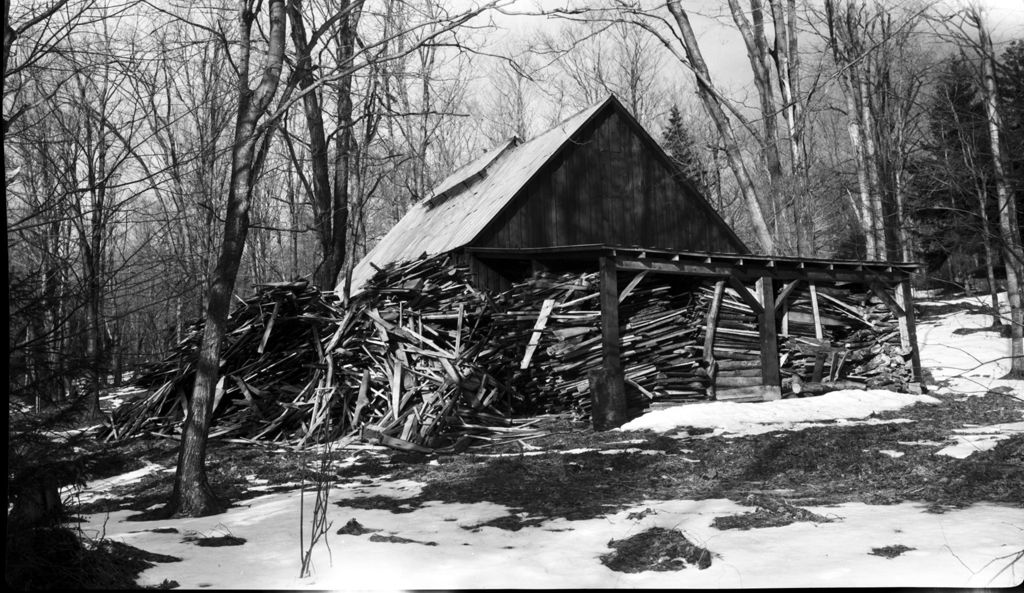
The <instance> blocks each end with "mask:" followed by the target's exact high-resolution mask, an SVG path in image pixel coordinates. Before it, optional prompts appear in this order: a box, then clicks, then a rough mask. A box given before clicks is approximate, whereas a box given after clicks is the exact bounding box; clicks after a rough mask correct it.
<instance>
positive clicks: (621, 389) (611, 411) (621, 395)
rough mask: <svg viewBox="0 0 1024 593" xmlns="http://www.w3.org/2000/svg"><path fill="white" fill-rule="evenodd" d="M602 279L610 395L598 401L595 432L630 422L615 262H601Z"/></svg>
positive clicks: (604, 347)
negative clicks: (621, 349)
mask: <svg viewBox="0 0 1024 593" xmlns="http://www.w3.org/2000/svg"><path fill="white" fill-rule="evenodd" d="M600 278H601V287H600V292H601V353H602V357H603V359H604V377H603V380H604V381H603V382H604V384H605V388H606V391H605V393H604V394H603V395H604V397H601V398H596V399H595V401H594V407H593V408H592V409H591V412H590V413H591V416H592V420H593V423H594V428H595V429H596V430H607V429H610V428H615V427H618V426H622V425H623V424H624V423H625V422H626V386H625V378H624V376H623V373H622V358H621V353H620V345H619V287H618V279H617V277H616V270H615V258H613V257H602V258H601V272H600ZM599 395H602V394H600V393H599Z"/></svg>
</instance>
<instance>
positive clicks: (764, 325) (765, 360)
mask: <svg viewBox="0 0 1024 593" xmlns="http://www.w3.org/2000/svg"><path fill="white" fill-rule="evenodd" d="M756 290H757V297H758V299H759V300H760V301H761V312H760V313H759V314H758V316H757V325H758V329H759V331H758V333H759V334H760V335H761V383H762V384H763V385H764V387H765V392H764V399H765V400H773V399H780V398H781V397H782V382H781V380H780V377H779V336H778V330H777V329H776V327H775V287H774V283H773V282H772V279H771V278H758V279H757V289H756Z"/></svg>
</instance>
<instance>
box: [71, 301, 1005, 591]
mask: <svg viewBox="0 0 1024 593" xmlns="http://www.w3.org/2000/svg"><path fill="white" fill-rule="evenodd" d="M987 324H988V319H987V318H986V317H984V316H981V315H973V314H969V313H954V314H950V315H946V316H944V317H942V318H940V319H938V320H931V321H929V322H926V323H922V324H920V326H919V328H918V336H919V340H920V343H921V349H922V353H921V354H922V356H921V357H922V364H923V366H924V367H925V368H926V369H929V370H930V371H931V373H932V376H933V377H934V379H935V380H936V381H940V382H944V383H943V385H942V387H941V388H940V389H939V390H937V391H938V392H939V393H943V394H947V393H948V394H952V395H953V396H955V397H972V396H973V395H975V394H982V393H984V392H985V391H986V390H989V389H999V390H1001V391H1005V392H1007V393H1010V394H1012V395H1015V396H1016V397H1019V398H1021V399H1022V400H1024V382H1021V381H1004V380H1000V379H999V377H1001V376H1002V375H1004V374H1005V373H1006V370H1007V369H1008V368H1009V360H1008V359H1007V358H1006V357H1007V356H1008V355H1009V341H1008V340H1006V339H1002V338H999V337H998V336H997V335H996V334H995V333H992V332H978V333H972V334H968V335H956V334H954V333H953V331H954V330H955V329H957V328H958V327H966V328H975V327H983V326H986V325H987ZM990 361H992V362H990ZM917 402H923V403H926V404H934V403H937V402H938V400H936V399H935V398H933V397H930V396H927V395H911V394H894V393H890V392H879V391H843V392H835V393H831V394H828V395H825V396H821V397H814V398H805V399H787V400H779V401H775V402H769V403H731V402H712V403H707V404H697V405H687V406H683V407H680V408H676V409H666V410H662V411H659V412H654V413H651V414H648V415H646V416H644V417H641V418H638V419H636V420H634V421H633V422H632V423H630V425H627V426H626V427H624V428H631V429H643V428H647V429H651V430H656V431H659V432H668V433H671V432H672V431H676V430H678V429H679V428H680V427H686V426H690V427H711V428H714V429H715V433H714V434H720V435H722V436H737V435H744V434H758V433H762V432H767V431H779V430H802V429H804V428H807V427H808V426H815V425H818V424H820V423H822V422H823V421H830V422H831V424H832V425H840V426H841V425H843V424H844V423H845V424H854V423H864V422H879V421H878V420H877V419H870V418H867V417H868V416H869V415H871V414H872V413H873V412H877V411H882V410H895V409H900V408H902V407H904V406H908V405H911V404H914V403H917ZM894 421H899V419H896V420H889V422H894ZM1022 430H1024V418H1022V421H1021V422H1011V423H1004V424H1000V425H993V426H981V427H979V426H964V427H963V428H962V429H959V430H956V431H954V432H953V433H951V434H950V435H949V438H948V440H947V441H946V442H944V443H935V442H932V443H911V442H907V443H902V442H901V443H899V444H900V445H906V446H914V445H929V446H936V445H943V444H945V445H948V446H947V447H945V448H943V449H941V450H939V451H938V453H941V454H944V455H952V456H955V457H961V458H963V457H965V456H967V455H969V454H970V453H972V452H974V451H978V450H982V449H985V448H991V447H994V446H996V445H997V443H998V442H999V440H1001V439H1004V438H1008V437H1009V436H1010V435H1011V434H1015V433H1020V432H1021V431H1022ZM622 444H623V445H626V446H628V445H630V444H632V442H631V441H623V442H622ZM883 453H885V454H888V455H893V456H897V455H902V453H901V452H899V451H883ZM152 471H160V470H159V468H157V467H156V466H147V467H146V468H144V469H143V470H139V471H137V472H133V473H132V474H129V475H125V476H121V477H118V478H111V479H109V480H106V481H104V483H102V484H101V483H97V484H90V486H89V488H87V490H86V491H85V492H84V493H83V496H95V495H97V494H98V493H100V492H102V491H103V490H105V489H107V488H110V487H111V486H112V485H116V484H123V483H126V481H128V480H135V479H139V478H140V477H141V476H142V475H144V474H145V473H146V472H152ZM421 488H422V484H418V483H416V482H413V481H409V480H403V481H397V480H396V481H389V480H388V479H387V478H386V477H385V478H367V479H365V480H351V481H349V482H348V483H345V484H339V485H337V486H336V487H335V488H334V489H333V490H332V493H331V502H332V504H331V505H330V510H329V520H330V521H332V522H333V527H332V529H331V530H330V533H329V535H328V536H327V544H328V545H326V546H325V545H323V544H320V545H318V546H317V547H316V549H315V551H314V553H313V568H314V571H313V575H312V576H310V577H306V578H299V552H300V550H299V528H300V499H299V493H298V491H291V492H283V493H282V492H279V493H274V494H267V495H265V496H262V497H259V498H255V499H251V500H247V501H245V502H244V503H242V506H239V507H234V508H232V509H231V510H229V511H228V512H226V513H224V514H221V515H217V516H213V517H204V518H195V519H172V520H164V521H153V522H138V521H126V520H125V518H126V517H127V516H128V515H130V514H132V513H133V512H132V511H119V512H116V513H112V514H109V515H91V516H87V517H86V519H87V522H86V523H84V524H82V528H83V530H85V531H86V532H87V533H88V534H90V535H93V536H100V535H102V536H105V537H108V538H112V539H116V540H119V541H123V542H125V543H128V544H130V545H133V546H136V547H139V548H142V549H144V550H147V551H150V552H155V553H160V554H169V555H172V556H177V557H180V558H182V561H181V562H175V563H165V564H158V565H156V566H155V567H154V568H151V569H149V570H147V571H146V572H144V573H143V574H142V576H141V580H140V584H141V585H152V584H157V583H160V582H162V581H163V580H164V579H171V580H175V581H177V582H178V583H180V585H181V586H182V587H186V588H202V587H210V588H232V589H304V588H312V589H343V590H350V589H410V588H415V589H425V588H437V589H455V588H498V587H500V588H509V587H512V588H565V587H572V588H590V587H595V588H596V587H602V588H604V587H659V588H660V587H672V588H723V587H724V588H745V587H758V588H783V587H883V586H885V587H1009V586H1013V585H1017V584H1020V583H1021V582H1022V581H1024V559H1021V558H1019V557H1018V555H1019V554H1020V553H1021V551H1022V550H1024V509H1022V508H1019V507H1011V506H1006V505H998V504H975V505H973V506H971V507H968V508H965V509H957V510H949V511H947V512H945V513H934V512H929V511H928V510H927V509H926V507H925V505H922V504H917V503H901V504H894V505H866V504H862V503H848V504H841V505H835V506H827V507H814V506H811V507H807V508H808V510H810V511H812V512H814V513H817V514H819V515H823V516H826V517H829V518H833V519H835V520H834V521H833V522H830V523H810V522H798V523H793V524H790V525H787V526H783V527H770V528H759V529H750V530H745V531H744V530H736V529H732V530H719V529H717V528H715V527H713V526H712V521H713V520H714V519H715V518H716V517H721V516H727V515H736V514H739V513H743V512H748V511H750V510H751V509H750V507H744V506H740V505H738V504H736V503H734V502H732V501H729V500H722V499H711V500H701V501H692V500H669V501H648V502H645V503H642V504H639V505H637V506H635V507H633V508H628V509H624V510H621V511H616V512H614V514H610V515H607V516H604V517H598V518H594V519H586V520H577V521H570V520H566V519H562V518H555V519H550V518H547V519H543V518H538V520H539V522H538V523H536V524H531V525H528V526H525V527H523V528H522V529H520V530H518V531H509V530H503V529H500V528H497V527H492V526H481V524H482V523H485V522H488V521H491V520H494V519H497V518H500V517H505V516H508V515H510V514H515V511H514V510H511V509H509V508H506V507H504V506H502V505H498V504H494V503H474V504H467V503H445V502H440V501H436V502H428V503H426V504H425V505H423V506H421V507H418V508H415V509H414V510H412V511H410V512H403V513H392V512H390V511H388V510H385V509H360V508H356V506H359V505H352V506H346V505H345V501H346V500H352V499H355V498H358V497H365V496H388V497H393V498H409V497H413V496H416V495H418V494H419V493H420V491H421ZM334 503H340V504H334ZM312 505H313V500H312V497H311V496H307V498H306V509H305V511H306V515H305V516H306V520H307V521H308V518H309V516H310V513H311V511H312ZM646 509H650V511H652V512H646V513H641V511H644V510H646ZM521 518H525V517H522V516H521ZM351 519H356V520H357V521H358V522H359V523H360V524H361V525H362V526H364V527H366V528H367V529H376V530H380V531H377V532H375V533H372V534H371V533H366V534H364V535H358V536H357V535H339V534H336V533H335V532H336V531H337V529H338V528H339V527H341V526H342V525H344V524H345V523H347V522H348V521H349V520H351ZM171 527H173V528H174V529H176V530H177V532H166V531H165V532H154V531H153V530H154V529H159V528H165V530H166V528H171ZM652 527H663V528H670V529H678V530H681V531H682V532H683V533H685V534H686V536H687V537H688V538H689V539H690V540H691V541H693V542H694V543H696V544H698V545H701V546H703V547H705V548H707V549H708V550H710V551H711V552H713V553H714V559H713V562H712V565H711V566H710V567H709V568H707V569H705V570H698V569H697V568H694V567H690V568H688V569H686V570H681V571H675V572H653V571H647V572H642V573H635V574H627V573H621V572H614V571H612V570H611V569H609V568H607V567H606V566H604V565H603V564H602V563H601V561H600V557H601V556H602V555H603V554H607V553H609V552H610V551H611V549H610V548H609V547H608V542H609V541H610V540H612V539H622V538H626V537H629V536H631V535H635V534H637V533H640V532H642V531H645V530H647V529H650V528H652ZM307 529H308V526H307ZM227 534H230V535H233V536H235V537H239V538H243V539H245V540H246V543H245V544H244V545H240V546H225V547H198V546H197V545H196V544H195V543H194V541H189V538H188V536H189V535H200V536H214V535H227ZM374 535H376V536H378V537H377V538H376V539H377V540H378V541H373V540H372V539H371V538H373V536H374ZM380 536H384V537H388V536H395V537H397V538H404V539H405V540H411V541H395V540H391V541H380V540H381V539H382V538H381V537H380ZM328 546H329V547H328ZM886 546H905V547H906V548H909V550H907V551H905V552H904V553H902V554H900V555H898V556H896V557H894V558H886V557H882V556H878V555H873V554H871V551H872V549H873V548H882V547H886Z"/></svg>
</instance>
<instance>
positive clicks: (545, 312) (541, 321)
mask: <svg viewBox="0 0 1024 593" xmlns="http://www.w3.org/2000/svg"><path fill="white" fill-rule="evenodd" d="M554 306H555V299H544V303H543V304H541V306H540V315H538V316H537V323H535V324H534V325H533V333H532V334H531V335H530V342H529V343H528V344H527V345H526V353H525V354H524V355H523V360H522V362H520V363H519V368H520V369H527V368H529V366H530V360H531V359H532V358H533V353H534V352H536V351H537V345H538V344H540V336H541V333H542V332H543V331H544V328H545V327H547V324H548V316H549V315H551V309H553V308H554Z"/></svg>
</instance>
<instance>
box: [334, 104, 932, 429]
mask: <svg viewBox="0 0 1024 593" xmlns="http://www.w3.org/2000/svg"><path fill="white" fill-rule="evenodd" d="M445 253H447V254H451V255H453V256H455V257H456V258H457V259H458V260H459V261H460V262H462V263H463V265H466V266H467V267H469V268H470V270H471V271H472V273H473V277H474V278H475V283H476V285H477V286H478V287H480V288H483V289H488V290H493V291H499V290H503V289H506V288H508V287H509V286H510V283H511V282H514V281H517V280H519V279H522V278H524V277H526V276H528V275H530V274H531V273H534V272H536V271H541V270H544V271H585V270H595V271H597V270H599V274H600V276H599V277H600V300H601V336H602V337H601V342H602V352H603V353H602V356H603V362H604V365H603V366H604V374H603V376H598V377H591V389H592V391H593V395H594V398H595V399H594V401H595V408H594V410H595V413H594V417H595V423H599V422H600V423H602V424H605V425H615V424H617V423H620V422H621V419H622V418H623V414H624V384H623V371H622V366H621V362H620V330H621V328H620V320H619V308H618V303H619V299H620V292H628V291H629V290H631V288H632V286H635V284H636V282H638V281H639V280H640V279H641V278H643V277H644V276H646V275H661V274H668V275H673V276H675V277H684V278H688V279H692V280H694V281H697V282H703V283H704V284H705V285H706V286H707V287H711V286H713V287H714V288H713V290H714V295H715V296H714V299H713V301H712V304H711V306H710V310H709V311H708V313H707V327H706V328H704V332H703V335H704V336H705V340H706V344H705V348H704V354H703V356H704V357H705V358H706V359H707V360H708V361H709V362H710V363H711V365H712V368H714V367H715V364H714V363H715V358H716V357H719V356H725V355H720V354H719V351H720V350H721V349H723V348H724V349H725V350H728V344H726V345H725V346H721V347H720V344H719V343H718V342H716V333H717V334H718V335H721V334H722V333H726V332H727V331H729V330H726V329H724V328H723V329H721V330H720V331H719V332H716V325H717V320H718V316H719V309H720V307H721V305H722V297H723V294H725V293H726V292H728V293H729V294H731V295H732V296H733V297H738V299H739V300H740V301H742V303H743V305H744V306H745V307H747V308H748V309H747V310H748V312H750V313H751V314H752V317H751V318H750V319H751V325H756V328H755V327H750V328H749V330H750V331H751V333H752V334H753V336H754V341H755V344H756V346H755V350H756V355H755V356H754V357H753V358H755V359H756V360H752V361H749V360H742V357H740V360H739V361H738V362H736V363H735V364H733V365H732V367H735V368H737V369H739V370H736V371H735V376H734V377H731V378H729V379H726V378H723V375H726V374H727V373H726V372H725V371H723V372H722V373H718V374H717V376H718V377H719V378H718V381H719V383H720V384H721V385H720V389H719V390H718V394H719V395H718V397H719V399H741V400H751V399H762V400H771V399H777V398H779V397H780V396H781V392H782V390H781V384H782V378H781V376H780V355H779V347H778V344H779V341H780V332H781V333H783V334H788V333H790V332H789V331H788V329H789V327H790V326H792V325H797V324H798V323H799V322H800V321H806V322H807V327H809V328H811V329H810V330H808V331H809V332H810V336H809V338H808V339H807V340H805V342H806V347H807V348H808V349H809V351H810V352H811V357H812V360H814V361H815V364H814V368H813V372H812V375H813V376H812V377H810V379H812V380H813V381H821V380H823V379H825V377H826V375H825V373H826V370H827V373H828V375H827V380H833V381H835V380H838V379H840V376H839V375H840V372H839V369H841V368H842V366H843V362H842V358H843V357H845V354H844V352H846V351H848V350H849V349H850V346H849V344H846V345H843V344H835V343H830V342H829V340H827V339H823V338H824V337H826V335H827V332H825V329H827V328H826V326H827V325H828V323H829V322H830V321H829V320H828V316H827V315H824V314H821V313H820V312H819V306H818V304H819V299H820V295H821V291H822V290H826V291H827V290H829V289H830V288H831V287H838V288H839V289H843V290H845V289H848V288H849V287H855V288H856V289H858V290H860V291H861V293H862V294H867V295H869V296H868V297H864V298H865V299H866V298H870V299H872V300H873V301H874V302H875V303H876V304H879V303H880V304H881V305H879V306H883V305H884V308H885V309H887V311H888V312H889V313H891V316H892V317H893V318H894V319H895V320H897V321H898V327H899V346H900V347H901V348H902V349H903V350H904V351H905V352H906V358H907V363H908V366H909V367H910V368H911V369H912V378H911V382H910V386H911V388H914V389H919V388H920V376H921V374H920V361H919V356H918V352H917V347H916V338H915V330H914V314H913V309H912V307H911V291H910V283H909V279H910V274H911V273H912V272H913V271H914V270H915V269H916V265H915V264H909V263H893V262H877V261H873V262H866V261H840V260H826V259H815V258H793V257H776V256H767V255H756V254H752V253H751V252H750V250H749V249H748V248H747V247H746V246H745V245H744V244H743V242H742V241H741V240H740V239H739V238H738V237H737V236H736V234H735V233H734V232H733V231H732V229H730V228H729V226H728V224H726V222H725V221H724V220H723V219H722V218H721V217H720V216H719V215H718V214H717V213H716V212H715V211H714V209H713V208H712V207H711V206H710V204H709V203H708V202H707V201H706V200H705V199H704V197H703V196H701V195H700V193H699V192H698V191H697V190H696V188H695V187H694V185H693V184H692V183H691V182H690V181H688V180H687V179H685V178H684V176H682V175H681V174H680V172H679V171H678V169H677V168H676V167H675V166H674V164H673V163H672V161H671V160H670V159H669V157H668V156H667V155H666V154H665V152H664V151H663V150H662V149H661V148H660V147H659V146H658V144H657V143H656V142H655V141H654V140H653V139H652V138H651V136H650V134H648V133H647V131H646V130H644V129H643V127H642V126H641V125H640V124H639V123H638V122H637V121H636V119H635V118H634V117H633V116H632V115H631V114H630V113H629V112H628V111H627V110H626V109H625V108H624V107H623V106H622V104H621V103H620V102H619V101H618V100H617V99H616V98H615V97H614V96H609V97H608V98H607V99H606V100H604V101H602V102H601V103H599V104H596V105H593V106H591V107H589V108H587V109H585V110H583V111H582V112H580V113H578V114H576V115H575V116H573V117H572V118H570V119H568V120H566V121H565V122H564V123H562V124H560V125H558V126H556V127H555V128H553V129H551V130H549V131H547V132H546V133H544V134H542V135H540V136H538V137H536V138H534V139H533V140H530V141H528V142H522V141H520V140H519V139H518V138H512V139H510V140H508V141H506V142H504V143H502V144H501V145H499V146H498V147H496V148H495V149H493V150H491V151H490V152H488V153H486V154H484V155H483V156H481V157H480V158H478V159H477V160H475V161H473V162H471V163H469V164H468V165H466V166H464V167H462V168H461V169H459V170H458V171H456V172H454V173H453V174H451V175H450V176H449V177H448V178H446V179H445V180H444V181H442V182H441V183H440V184H439V185H438V186H437V187H436V188H435V189H434V190H433V192H432V193H431V194H430V195H428V196H427V197H426V198H425V199H423V200H421V201H420V202H419V203H417V204H416V205H414V206H413V207H412V208H411V209H410V210H409V212H408V213H407V214H406V215H405V216H404V217H403V218H402V219H401V220H400V221H399V222H398V223H397V224H396V225H395V227H394V228H392V229H391V231H390V232H389V233H388V234H387V235H386V236H385V237H384V238H383V239H381V241H380V242H379V243H378V244H377V245H376V246H375V247H374V248H373V249H372V250H371V251H370V252H369V253H368V254H367V255H366V257H365V258H363V260H362V261H361V262H360V263H359V264H358V265H357V266H356V267H355V268H354V270H353V273H352V278H351V287H352V292H354V293H357V292H359V290H360V288H361V287H362V286H363V285H364V284H365V283H366V282H367V280H368V279H369V278H370V277H371V276H373V274H374V273H375V271H376V270H377V269H379V268H380V267H381V266H384V265H386V264H390V263H393V262H401V261H406V260H413V259H416V258H418V257H421V256H423V255H424V254H426V255H436V254H445ZM620 287H623V288H622V291H620ZM341 289H342V287H341V286H339V290H341ZM798 293H799V294H803V295H804V297H803V298H805V300H806V302H809V303H810V304H811V307H809V308H808V310H809V311H812V313H809V314H803V316H804V317H805V319H802V320H801V319H799V317H800V315H801V314H799V313H797V312H793V313H791V312H790V311H789V304H790V302H791V301H792V299H793V298H794V295H796V294H798ZM833 300H834V299H833ZM837 302H838V301H837ZM864 302H865V303H866V302H867V301H866V300H865V301H864ZM840 305H841V303H840ZM843 306H845V305H843ZM848 308H849V307H848ZM832 323H841V322H836V321H835V320H834V319H833V320H832ZM737 331H739V330H737ZM823 332H825V333H823ZM837 359H838V367H837ZM724 366H728V365H723V367H724ZM825 367H828V368H827V369H826V368H825ZM725 383H728V385H725ZM724 387H729V388H731V391H732V393H733V396H732V397H728V396H726V393H727V392H729V391H730V389H723V388H724ZM598 416H601V418H598Z"/></svg>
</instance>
